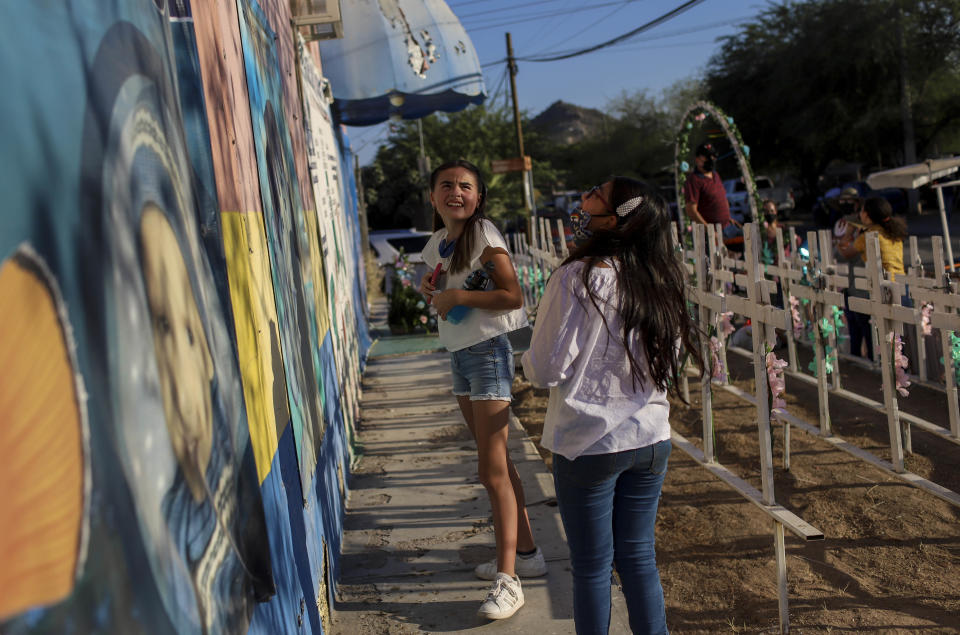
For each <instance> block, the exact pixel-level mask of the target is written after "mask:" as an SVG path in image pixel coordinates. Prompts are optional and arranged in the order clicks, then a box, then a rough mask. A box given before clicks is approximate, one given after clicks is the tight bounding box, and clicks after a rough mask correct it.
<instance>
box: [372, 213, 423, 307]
mask: <svg viewBox="0 0 960 635" xmlns="http://www.w3.org/2000/svg"><path fill="white" fill-rule="evenodd" d="M428 240H430V232H425V231H419V230H417V229H412V228H411V229H384V230H378V231H372V232H370V249H371V250H373V255H374V258H376V260H377V264H378V265H380V267H381V268H386V269H387V271H385V272H384V276H383V279H384V288H383V291H384V293H387V294H389V293H390V289H391V288H392V285H393V276H392V275H391V271H390V269H392V268H393V266H394V263H395V262H396V261H397V258H399V257H400V252H401V251H402V252H403V253H405V254H406V255H407V260H409V261H410V264H411V265H413V268H414V279H413V281H412V282H413V284H414V285H416V287H419V286H420V280H421V278H422V277H423V276H424V274H425V273H427V265H426V264H424V262H423V256H422V255H421V254H420V252H421V251H423V248H424V246H426V244H427V241H428Z"/></svg>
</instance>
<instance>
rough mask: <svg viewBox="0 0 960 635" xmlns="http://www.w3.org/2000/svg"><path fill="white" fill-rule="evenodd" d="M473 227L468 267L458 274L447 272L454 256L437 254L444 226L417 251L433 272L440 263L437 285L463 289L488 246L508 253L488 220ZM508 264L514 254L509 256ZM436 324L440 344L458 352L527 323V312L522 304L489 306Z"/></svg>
mask: <svg viewBox="0 0 960 635" xmlns="http://www.w3.org/2000/svg"><path fill="white" fill-rule="evenodd" d="M474 227H475V228H476V229H475V231H476V234H475V240H474V244H473V253H471V254H470V259H469V262H470V264H469V266H468V267H467V268H465V269H463V270H462V271H458V272H457V273H447V270H448V269H449V268H450V261H451V260H452V259H453V256H452V255H451V256H449V257H447V258H441V257H440V241H441V240H445V239H446V237H447V230H446V228H444V229H440V230H438V231H435V232H434V233H433V236H431V237H430V240H428V241H427V244H426V245H424V246H423V250H422V251H421V252H420V254H421V256H422V257H423V262H425V263H426V264H427V266H428V267H429V268H430V272H431V273H432V272H433V269H434V267H436V266H437V263H440V262H442V263H443V269H442V271H443V275H442V276H441V278H440V280H439V281H438V285H437V288H439V289H441V290H446V289H462V288H463V283H464V281H465V280H466V279H467V276H469V275H470V273H471V272H472V271H474V270H475V269H479V268H480V267H482V266H483V265H482V263H481V262H480V256H482V255H483V250H484V249H486V248H487V247H499V248H501V249H503V250H504V251H506V252H507V253H508V254H509V253H510V250H509V249H508V248H507V242H506V241H505V240H504V239H503V236H501V235H500V232H499V231H497V228H496V226H495V225H494V224H493V223H491V222H490V221H489V220H487V219H482V220H481V221H480V222H479V223H477V224H476V225H475V226H474ZM510 261H511V263H512V262H513V257H511V258H510ZM437 323H438V326H439V329H438V330H439V335H440V343H441V344H443V345H444V346H445V347H446V349H447V350H448V351H459V350H461V349H464V348H467V347H468V346H473V345H474V344H479V343H480V342H484V341H486V340H489V339H491V338H493V337H496V336H497V335H501V334H503V333H510V332H511V331H516V330H517V329H521V328H523V327H525V326H527V312H526V310H525V309H524V308H523V307H520V308H519V309H507V310H504V311H492V310H489V309H476V308H474V309H471V310H470V312H469V313H467V315H466V317H464V318H463V320H462V321H461V322H459V323H457V324H452V323H450V322H448V321H447V320H437Z"/></svg>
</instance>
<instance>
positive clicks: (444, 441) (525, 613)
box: [332, 352, 630, 635]
mask: <svg viewBox="0 0 960 635" xmlns="http://www.w3.org/2000/svg"><path fill="white" fill-rule="evenodd" d="M450 386H451V378H450V362H449V356H448V354H447V353H444V352H426V353H411V354H406V355H391V356H382V357H373V358H371V359H370V361H369V363H368V365H367V370H366V372H365V374H364V379H363V400H362V402H361V422H360V424H359V429H358V441H359V445H360V448H359V450H360V452H361V453H362V454H359V457H358V461H357V465H355V466H354V468H353V472H352V476H351V479H350V497H349V501H348V511H347V517H346V520H345V532H344V543H343V553H342V559H341V574H340V579H339V583H338V585H337V593H336V597H337V600H336V602H335V606H334V610H333V615H332V618H333V626H332V632H333V633H343V634H350V635H356V634H372V633H378V634H379V633H391V634H392V633H419V632H424V633H461V632H472V631H484V632H494V633H536V634H538V635H547V634H549V633H557V634H560V633H574V632H575V629H574V625H573V600H572V579H571V576H570V563H569V557H568V551H567V546H566V542H565V539H564V534H563V527H562V525H561V522H560V515H559V513H558V511H557V507H556V498H555V495H554V489H553V480H552V477H551V475H550V474H549V473H548V472H547V469H546V466H545V465H544V463H543V461H542V460H541V458H540V455H539V454H538V453H537V450H536V448H535V447H534V445H533V443H532V442H531V441H530V440H529V439H528V438H527V437H526V434H525V433H524V431H523V429H522V428H521V426H520V424H519V422H518V421H517V420H516V418H514V417H513V416H512V415H511V430H510V452H511V457H512V458H513V461H514V462H515V463H516V465H517V469H518V470H519V472H520V475H521V477H522V479H523V482H524V488H525V492H526V496H527V503H528V509H529V514H530V518H531V522H532V524H533V528H534V535H535V537H536V539H537V542H538V544H539V545H540V548H541V549H542V550H543V552H544V555H545V556H546V558H547V561H548V565H549V573H548V574H547V576H546V577H543V578H534V579H529V580H523V591H524V595H525V599H526V603H525V605H524V607H523V608H521V609H520V611H518V612H517V613H516V614H515V615H514V616H513V617H511V618H509V619H506V620H499V621H495V622H488V621H486V620H483V619H481V618H479V617H478V616H477V614H476V611H477V609H478V608H479V606H480V603H481V602H482V601H483V599H484V598H485V597H486V592H487V589H488V588H489V585H490V583H489V582H487V581H484V580H479V579H477V578H475V577H474V575H473V568H474V567H475V566H476V565H477V564H478V563H480V562H483V561H485V560H490V559H492V558H493V557H494V555H495V549H494V535H493V524H492V519H491V515H490V504H489V502H488V499H487V495H486V491H485V490H484V488H483V487H482V486H481V485H480V484H479V482H478V479H477V471H476V446H475V445H474V442H473V439H472V438H471V436H470V433H469V431H468V430H467V427H466V425H465V424H464V422H463V418H462V417H461V415H460V412H459V409H458V408H457V403H456V400H455V399H454V397H453V395H452V394H451V392H450ZM610 632H611V633H629V632H630V629H629V627H628V626H627V616H626V609H625V606H624V603H623V599H622V596H621V594H620V593H619V590H618V589H617V588H616V587H614V602H613V618H612V624H611V628H610Z"/></svg>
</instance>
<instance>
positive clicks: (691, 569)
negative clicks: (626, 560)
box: [513, 354, 960, 633]
mask: <svg viewBox="0 0 960 635" xmlns="http://www.w3.org/2000/svg"><path fill="white" fill-rule="evenodd" d="M801 361H802V363H803V366H802V367H805V365H806V361H804V360H801ZM729 364H730V377H731V383H733V384H734V385H736V386H737V387H739V388H741V389H743V390H745V391H748V392H752V391H753V368H752V366H751V365H750V362H749V361H748V360H745V359H744V358H741V357H738V356H736V355H733V354H731V355H730V359H729ZM840 366H841V371H842V375H841V382H842V384H843V386H844V388H846V389H848V390H851V391H853V392H856V393H858V394H861V395H864V396H867V397H870V398H872V399H874V400H877V401H882V393H881V390H880V376H879V375H877V374H874V373H872V372H870V371H866V370H862V369H860V368H858V367H856V366H854V365H852V364H844V363H843V362H842V361H841V364H840ZM787 393H788V395H787V409H788V410H789V411H790V412H791V413H792V414H793V415H795V416H797V417H799V418H800V419H802V420H804V421H806V422H808V423H810V424H812V425H814V426H816V425H818V423H817V395H816V391H815V387H813V386H808V385H806V384H804V383H801V382H799V381H797V380H793V381H791V380H790V379H789V378H787ZM699 394H700V385H699V383H698V382H697V381H695V380H691V382H690V395H691V404H690V406H689V407H688V406H686V405H684V404H683V402H682V401H680V400H676V399H673V400H672V409H671V423H672V425H673V427H674V429H675V430H677V431H678V432H679V433H680V434H682V435H683V436H685V437H686V438H687V439H688V440H690V441H692V442H693V443H695V444H696V445H697V446H698V447H700V448H701V449H702V447H703V446H702V442H701V439H700V438H699V436H700V433H701V423H700V412H701V411H700V399H699ZM514 398H515V401H514V404H513V410H514V412H515V414H516V415H517V417H518V418H519V419H520V420H521V422H522V423H523V424H524V427H525V428H526V429H527V432H528V434H529V435H530V437H531V438H532V439H533V440H534V442H535V443H536V444H537V446H538V448H539V441H540V434H541V431H542V422H543V415H544V412H545V410H546V401H547V391H545V390H538V389H534V388H532V387H531V386H530V384H529V383H527V382H526V380H525V379H524V378H523V376H522V374H519V375H518V377H517V379H516V381H515V383H514ZM713 404H714V424H715V428H716V448H717V458H718V461H719V462H720V463H721V464H723V465H724V466H726V467H728V468H729V469H731V470H732V471H733V472H735V473H736V474H738V475H739V476H740V477H741V478H744V479H746V480H747V481H749V482H750V483H751V484H753V485H754V486H755V487H757V488H759V487H760V471H759V468H760V462H759V454H758V443H757V436H758V434H757V424H756V415H755V409H754V407H753V406H752V405H750V404H749V403H747V402H745V401H743V400H742V399H740V398H738V397H736V396H734V395H732V394H730V393H728V392H726V391H724V390H720V389H715V390H714V391H713ZM900 408H901V410H904V411H907V412H910V413H912V414H915V415H917V416H920V417H922V418H924V419H927V420H928V421H931V422H933V423H936V424H937V425H940V426H942V427H948V423H947V410H946V397H945V396H944V394H943V393H942V392H936V391H934V390H930V389H926V388H923V387H918V386H913V387H911V393H910V396H909V397H907V398H904V399H901V401H900ZM830 412H831V418H832V422H833V429H834V432H835V434H837V435H839V436H840V437H842V438H844V439H846V440H847V441H850V442H851V443H853V444H855V445H858V446H860V447H861V448H864V449H866V450H868V451H870V452H872V453H874V454H876V455H877V456H880V457H882V458H884V459H888V460H889V449H888V445H889V439H888V436H887V423H886V416H885V415H884V414H882V413H879V412H875V411H873V410H870V409H868V408H865V407H864V406H861V405H858V404H856V403H854V402H851V401H847V400H844V399H841V398H839V397H836V396H833V397H832V398H831V400H830ZM782 450H783V432H782V428H781V427H780V426H776V427H775V429H774V436H773V456H774V463H775V481H776V485H775V492H776V500H777V502H779V503H780V504H782V505H783V506H785V507H786V508H788V509H790V510H791V511H793V512H794V513H796V514H797V515H798V516H800V517H801V518H803V519H804V520H806V521H807V522H809V523H811V524H812V525H814V526H815V527H817V528H818V529H820V530H821V531H822V532H823V533H824V535H825V539H824V540H823V541H817V542H804V541H802V540H800V539H799V538H797V537H795V536H794V535H793V534H790V533H789V532H787V537H786V548H787V577H788V588H789V596H790V625H791V631H792V632H794V633H838V632H847V633H864V632H870V633H960V522H958V521H960V509H958V508H957V507H954V506H952V505H950V504H949V503H946V502H944V501H942V500H940V499H938V498H936V497H934V496H933V495H931V494H928V493H926V492H923V491H921V490H918V489H916V488H913V487H910V486H909V485H906V484H905V483H903V482H902V481H900V480H899V479H897V478H895V477H893V476H892V475H890V474H887V473H885V472H883V471H881V470H879V469H877V468H874V467H873V466H871V465H869V464H867V463H865V462H863V461H862V460H860V459H857V458H855V457H853V456H851V455H850V454H847V453H845V452H842V451H840V450H837V449H835V448H834V447H833V446H831V445H830V444H828V443H826V442H824V441H822V440H820V439H818V438H816V437H815V436H813V435H810V434H807V433H805V432H803V431H800V430H796V429H794V430H793V431H792V433H791V469H790V470H789V471H784V469H783V453H782ZM913 450H914V454H913V455H908V456H907V457H906V466H907V469H908V470H910V471H912V472H914V473H916V474H918V475H920V476H921V477H923V478H926V479H929V480H931V481H934V482H936V483H938V484H940V485H943V486H945V487H947V488H949V489H952V490H954V491H960V469H958V468H960V446H958V445H955V444H953V443H951V442H950V441H947V440H944V439H941V438H937V437H934V436H932V435H930V434H928V433H925V432H923V431H921V430H918V429H916V428H914V430H913ZM540 451H541V455H543V456H544V459H545V461H547V463H548V464H549V462H550V456H549V451H547V450H544V449H542V448H541V449H540ZM773 535H774V534H773V521H772V520H770V519H769V518H768V517H767V516H766V515H765V514H764V513H763V512H761V511H760V510H759V509H758V508H756V507H755V506H754V505H753V504H752V503H749V502H747V500H746V499H745V498H743V497H742V496H741V495H740V494H739V493H738V492H737V491H735V490H733V489H732V488H730V487H729V486H727V485H726V484H725V483H723V482H722V481H720V480H719V479H717V478H715V477H714V476H713V475H712V474H711V473H709V472H708V471H706V470H705V469H703V468H702V467H700V466H699V465H698V464H697V463H696V462H694V461H693V460H692V459H691V458H690V457H688V456H687V455H686V454H685V453H683V452H682V451H681V450H679V449H677V448H675V449H674V452H673V455H672V456H671V459H670V469H669V471H668V472H667V477H666V482H665V485H664V490H663V498H662V502H661V506H660V513H659V517H658V522H657V561H658V563H659V566H660V573H661V576H662V580H663V589H664V594H665V596H666V603H667V620H668V624H669V627H670V630H671V632H673V633H771V632H778V629H779V627H778V604H777V594H776V568H775V563H774V543H773Z"/></svg>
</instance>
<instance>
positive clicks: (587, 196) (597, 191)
mask: <svg viewBox="0 0 960 635" xmlns="http://www.w3.org/2000/svg"><path fill="white" fill-rule="evenodd" d="M594 196H596V197H597V198H599V199H600V202H601V203H603V206H604V207H606V208H607V210H608V211H611V212H612V211H613V208H612V207H610V203H608V202H607V199H605V198H603V194H601V193H600V186H599V185H594V186H593V187H591V188H590V189H589V190H587V193H586V194H584V195H583V198H584V200H587V199H590V198H593V197H594ZM594 216H596V214H594Z"/></svg>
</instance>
